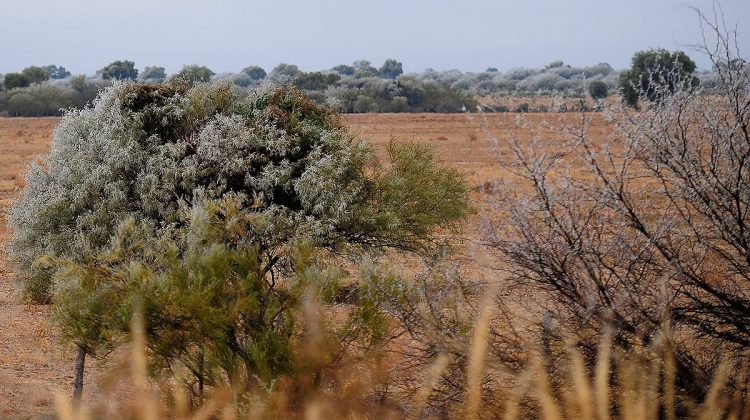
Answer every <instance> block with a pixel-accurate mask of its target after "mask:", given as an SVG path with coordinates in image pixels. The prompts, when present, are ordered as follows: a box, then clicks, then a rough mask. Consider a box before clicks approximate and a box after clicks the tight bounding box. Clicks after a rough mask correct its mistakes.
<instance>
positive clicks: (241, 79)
mask: <svg viewBox="0 0 750 420" xmlns="http://www.w3.org/2000/svg"><path fill="white" fill-rule="evenodd" d="M231 80H232V83H234V84H235V85H236V86H240V87H249V86H252V85H253V84H255V83H256V80H253V78H252V77H250V76H248V75H247V74H246V73H238V74H235V75H233V76H232V78H231Z"/></svg>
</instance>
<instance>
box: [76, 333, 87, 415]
mask: <svg viewBox="0 0 750 420" xmlns="http://www.w3.org/2000/svg"><path fill="white" fill-rule="evenodd" d="M85 364H86V349H84V348H83V347H81V346H78V356H77V357H76V375H75V379H74V380H73V404H74V405H75V406H78V405H79V404H80V403H81V396H82V395H83V369H84V367H85Z"/></svg>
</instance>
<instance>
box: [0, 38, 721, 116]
mask: <svg viewBox="0 0 750 420" xmlns="http://www.w3.org/2000/svg"><path fill="white" fill-rule="evenodd" d="M673 65H675V66H676V67H674V66H673ZM674 68H679V71H680V72H682V73H684V74H689V75H690V77H693V78H694V80H695V82H694V83H696V84H697V83H699V82H700V83H705V84H706V85H708V86H710V85H711V84H712V83H715V80H714V79H715V72H703V73H699V74H697V75H693V73H694V71H695V63H693V62H692V60H690V58H689V57H688V56H687V55H685V54H684V53H682V52H680V51H677V52H674V53H671V52H669V51H666V50H649V51H641V52H639V53H637V54H636V55H635V56H634V57H633V66H632V68H631V69H628V70H626V71H624V72H618V71H616V70H615V69H614V68H612V66H610V65H609V64H607V63H600V64H596V65H593V66H587V67H573V66H570V65H567V64H565V63H564V62H562V61H554V62H551V63H550V64H548V65H547V66H545V67H544V68H541V69H531V68H521V67H517V68H511V69H510V70H507V71H505V72H501V71H499V70H498V69H497V68H496V67H489V68H487V70H486V71H483V72H476V73H475V72H461V71H459V70H447V71H436V70H432V69H427V70H425V71H423V72H421V73H411V74H404V71H403V65H402V63H401V62H399V61H397V60H393V59H388V60H385V62H384V63H383V64H382V65H381V66H380V67H376V66H374V65H373V64H372V63H371V62H370V61H367V60H357V61H355V62H354V63H352V64H351V65H347V64H341V65H337V66H335V67H333V68H331V69H329V70H324V71H312V72H305V71H302V70H301V69H300V68H299V67H297V66H296V65H294V64H287V63H281V64H279V65H277V66H276V67H274V68H273V69H271V70H270V71H269V72H266V70H265V69H263V68H262V67H260V66H257V65H251V66H247V67H245V68H243V69H242V70H240V71H239V72H238V73H223V74H216V73H215V72H214V71H212V70H211V69H209V68H208V67H205V66H201V65H197V64H194V65H186V66H184V67H183V68H182V69H181V70H180V71H179V72H177V73H175V74H172V75H168V74H167V73H166V71H165V69H164V67H160V66H146V67H145V68H144V69H143V70H142V71H140V72H139V70H138V69H137V68H136V66H135V63H134V62H133V61H128V60H117V61H114V62H112V63H110V64H108V65H106V66H105V67H103V68H101V69H100V70H98V71H97V72H96V74H95V75H92V76H86V75H75V76H73V75H71V73H70V72H69V71H67V70H66V69H65V67H62V66H57V65H48V66H30V67H27V68H25V69H24V70H23V71H21V72H18V73H7V74H5V75H0V116H51V115H60V114H61V113H62V110H63V109H67V108H81V107H83V106H85V105H86V104H87V103H89V102H91V100H92V99H93V98H94V97H95V96H96V94H97V92H98V91H99V90H101V89H102V88H104V87H106V86H109V85H110V84H112V82H113V81H114V80H131V81H136V82H143V83H161V82H165V81H182V82H184V83H187V84H188V85H193V84H196V83H204V82H220V83H229V84H231V85H233V86H234V87H235V88H236V89H237V90H238V91H239V92H243V91H245V92H249V90H250V89H251V88H254V87H256V86H259V85H262V84H279V85H294V86H296V87H298V88H299V89H301V90H304V91H305V92H306V93H307V94H308V95H309V96H310V97H311V98H312V99H313V100H315V101H316V102H317V103H318V104H320V105H326V106H329V107H332V108H334V109H336V110H337V111H339V112H345V113H367V112H442V113H454V112H474V111H477V110H481V111H485V112H505V111H511V110H512V111H518V112H529V111H531V112H547V111H550V110H551V109H550V108H549V107H543V106H542V107H536V108H533V107H529V105H528V104H526V106H525V107H524V106H515V107H513V108H508V107H505V106H489V105H484V106H482V107H480V106H479V103H478V102H477V99H476V98H480V97H493V98H501V97H505V96H523V97H526V96H529V97H532V96H547V95H560V96H564V97H568V98H579V99H580V103H581V104H582V105H581V106H576V107H563V108H560V109H554V110H555V111H571V110H590V109H597V106H596V103H598V101H600V100H602V99H604V98H606V97H607V96H609V95H610V94H612V93H614V92H618V91H619V92H620V93H621V94H622V95H623V98H624V99H625V100H626V102H627V103H629V104H630V105H633V106H635V104H636V102H637V101H638V100H639V99H640V98H637V97H634V96H633V94H632V92H634V91H635V88H638V90H639V91H641V90H644V89H645V88H647V87H648V86H647V83H648V80H651V78H652V76H653V78H654V79H655V80H656V82H659V83H673V82H674V77H672V76H669V74H671V73H674ZM670 72H671V73H670ZM682 73H681V74H682ZM645 90H646V91H648V89H645ZM587 97H591V98H592V99H593V100H594V107H593V108H592V107H589V106H588V105H586V106H584V105H583V104H584V103H585V101H584V100H585V99H586V98H587ZM646 99H649V98H646ZM516 108H518V110H517V109H516Z"/></svg>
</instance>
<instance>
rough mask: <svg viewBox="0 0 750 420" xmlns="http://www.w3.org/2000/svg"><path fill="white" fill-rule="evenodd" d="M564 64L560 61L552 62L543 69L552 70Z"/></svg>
mask: <svg viewBox="0 0 750 420" xmlns="http://www.w3.org/2000/svg"><path fill="white" fill-rule="evenodd" d="M564 65H565V63H564V62H563V61H562V60H557V61H553V62H551V63H549V64H547V65H546V66H544V68H545V69H554V68H556V67H562V66H564Z"/></svg>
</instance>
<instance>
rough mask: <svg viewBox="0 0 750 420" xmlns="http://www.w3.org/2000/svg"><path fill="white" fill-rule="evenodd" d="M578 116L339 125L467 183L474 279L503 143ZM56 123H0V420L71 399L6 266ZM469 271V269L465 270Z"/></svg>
mask: <svg viewBox="0 0 750 420" xmlns="http://www.w3.org/2000/svg"><path fill="white" fill-rule="evenodd" d="M588 116H589V117H591V118H592V124H591V126H590V134H591V137H592V138H594V139H604V138H605V137H606V133H607V131H608V127H607V124H606V123H605V122H604V120H603V118H602V117H601V116H600V115H598V114H589V115H588ZM581 119H582V116H581V114H533V113H532V114H523V115H521V114H514V113H505V114H362V115H345V116H344V117H343V122H344V124H345V125H347V126H348V127H350V129H351V130H352V131H353V132H354V133H356V134H358V135H359V136H360V137H361V138H366V139H369V141H370V143H371V144H372V145H373V146H375V148H376V149H379V150H382V149H383V148H384V147H385V146H386V145H387V144H388V142H389V141H391V139H393V140H394V141H408V140H416V141H422V142H425V143H428V144H429V145H430V146H431V147H432V148H433V150H434V153H435V155H436V157H437V158H438V159H439V160H441V161H444V162H446V163H448V164H450V165H452V166H454V167H455V168H457V169H458V170H459V171H461V172H462V173H463V174H465V176H466V177H467V180H468V181H469V184H470V186H471V188H472V191H473V193H472V199H473V200H474V201H475V206H476V208H477V209H478V212H477V214H476V215H475V216H474V217H473V218H472V220H471V221H470V223H469V225H468V226H467V236H468V238H470V240H469V241H468V243H467V245H466V248H467V249H466V251H467V252H466V255H470V256H471V257H470V258H471V259H470V263H469V264H470V265H471V264H474V265H475V266H476V267H474V269H475V270H474V273H475V274H476V275H481V276H483V275H486V274H482V273H484V272H485V270H483V269H482V268H481V267H480V266H482V265H484V261H482V259H483V258H484V257H482V253H481V252H476V249H477V248H479V247H481V245H479V240H478V239H479V238H480V236H481V234H480V232H479V226H480V223H479V222H480V221H482V220H485V219H492V218H493V217H495V216H496V215H495V214H494V213H493V210H492V205H491V204H492V191H493V190H494V187H495V186H496V185H498V184H504V185H505V186H507V187H510V188H514V186H517V187H518V188H519V189H522V188H523V187H522V186H521V185H520V184H518V179H517V178H516V177H514V176H512V175H511V174H510V172H508V170H507V164H508V163H509V162H511V161H512V151H511V148H510V146H509V144H508V140H509V139H510V138H512V137H515V138H516V139H518V141H519V142H520V143H521V144H524V143H529V142H531V141H532V140H533V139H536V138H545V137H549V136H560V133H559V131H560V130H562V129H563V128H564V127H565V126H568V125H571V126H572V125H580V123H581ZM58 122H59V118H0V418H25V417H32V418H40V417H41V418H45V417H53V414H54V403H53V401H54V397H55V395H56V394H58V393H62V394H63V395H66V396H67V395H69V394H70V391H71V384H72V380H73V364H74V358H75V351H74V349H72V348H71V347H69V346H68V345H65V344H63V343H61V342H60V339H59V336H58V334H57V333H56V331H55V329H54V327H53V326H52V325H51V324H50V323H49V321H48V315H49V307H48V306H44V305H30V304H26V303H23V302H22V300H21V297H20V292H19V287H18V286H17V284H16V282H15V278H14V271H13V267H12V266H11V265H10V263H9V255H8V249H7V248H8V242H9V239H10V236H11V234H12V233H11V231H10V229H9V228H8V227H7V226H6V221H5V219H6V218H5V215H6V213H7V210H8V208H9V206H10V203H11V201H12V200H13V197H14V196H15V195H16V194H17V193H18V191H19V189H20V188H22V187H23V175H24V172H25V168H26V166H27V165H28V164H29V163H30V162H31V161H32V160H33V159H34V158H35V157H38V156H42V155H44V154H45V153H47V152H48V151H49V147H50V143H51V139H52V131H53V129H54V127H55V126H56V125H57V123H58ZM470 269H471V267H470ZM104 370H105V369H104V368H103V367H100V366H98V365H97V364H96V363H95V362H94V361H89V366H88V367H87V378H86V382H87V385H86V387H85V393H84V399H85V400H89V401H91V400H94V399H96V398H97V396H98V395H97V394H96V392H95V390H97V388H99V385H100V384H102V383H103V382H105V381H106V380H107V378H106V377H105V375H104V373H103V372H104Z"/></svg>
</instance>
